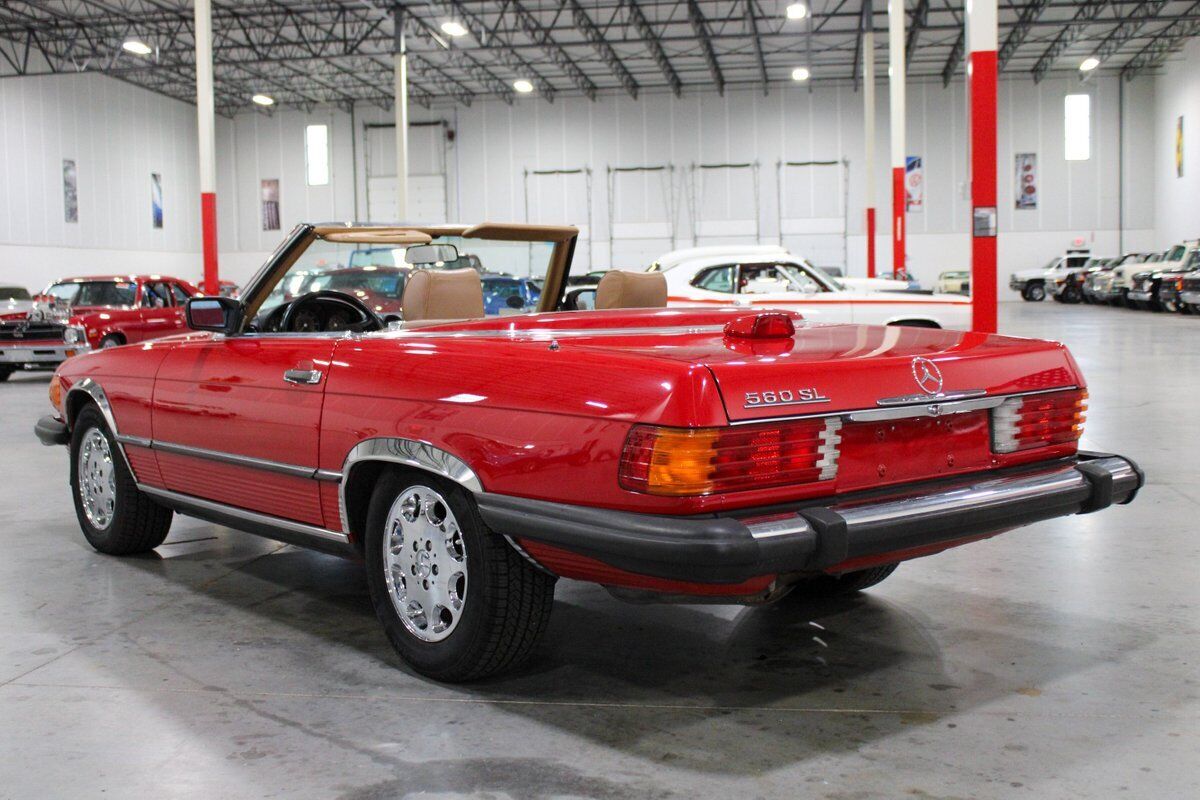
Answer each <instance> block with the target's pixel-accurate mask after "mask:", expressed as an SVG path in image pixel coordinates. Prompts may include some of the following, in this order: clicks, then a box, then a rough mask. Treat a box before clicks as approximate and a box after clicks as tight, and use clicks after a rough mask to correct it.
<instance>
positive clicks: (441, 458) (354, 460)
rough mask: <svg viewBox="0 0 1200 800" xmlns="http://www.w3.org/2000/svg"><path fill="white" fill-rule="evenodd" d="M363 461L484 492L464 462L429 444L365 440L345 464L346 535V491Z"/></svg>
mask: <svg viewBox="0 0 1200 800" xmlns="http://www.w3.org/2000/svg"><path fill="white" fill-rule="evenodd" d="M362 461H387V462H389V463H392V464H403V465H405V466H408V467H416V468H417V469H423V470H427V471H429V472H432V473H434V474H436V475H441V476H442V477H443V478H446V479H448V480H451V481H454V482H455V483H457V484H459V485H460V486H462V487H463V488H464V489H466V490H467V491H469V492H472V493H475V494H478V493H479V492H482V491H483V484H482V483H480V481H479V477H478V476H477V475H476V474H475V473H474V471H472V469H471V468H470V467H468V466H467V465H466V463H465V462H464V461H463V460H462V459H460V458H459V457H458V456H456V455H453V454H452V453H447V452H446V451H445V450H442V449H440V448H438V447H435V446H433V445H432V444H430V443H429V442H422V441H417V440H415V439H400V438H392V437H379V438H375V439H364V440H363V441H361V442H359V443H358V444H356V445H355V446H354V447H352V448H351V449H350V452H349V453H347V454H346V460H345V461H344V462H343V463H342V473H341V474H342V478H343V480H342V485H341V488H340V489H339V490H338V512H339V513H340V514H341V519H342V530H343V531H345V532H346V533H347V534H349V533H350V520H349V518H348V517H347V515H346V487H347V486H348V485H349V484H350V473H351V472H352V471H353V469H354V467H355V465H356V464H358V463H359V462H362Z"/></svg>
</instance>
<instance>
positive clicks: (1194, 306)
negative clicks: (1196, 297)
mask: <svg viewBox="0 0 1200 800" xmlns="http://www.w3.org/2000/svg"><path fill="white" fill-rule="evenodd" d="M1187 313H1189V314H1200V303H1188V304H1187Z"/></svg>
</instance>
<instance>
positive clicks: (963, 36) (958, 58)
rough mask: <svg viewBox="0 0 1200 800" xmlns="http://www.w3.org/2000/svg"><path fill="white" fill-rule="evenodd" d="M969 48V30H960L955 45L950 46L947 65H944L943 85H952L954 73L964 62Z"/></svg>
mask: <svg viewBox="0 0 1200 800" xmlns="http://www.w3.org/2000/svg"><path fill="white" fill-rule="evenodd" d="M966 49H967V32H966V30H965V29H963V30H961V31H959V34H958V38H957V39H955V40H954V46H953V47H951V48H950V56H949V57H948V58H947V59H946V66H944V67H942V87H943V88H945V87H947V86H949V85H950V81H952V80H954V73H955V72H957V71H958V65H959V64H961V63H962V60H963V53H964V52H966Z"/></svg>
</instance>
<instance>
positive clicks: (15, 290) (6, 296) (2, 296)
mask: <svg viewBox="0 0 1200 800" xmlns="http://www.w3.org/2000/svg"><path fill="white" fill-rule="evenodd" d="M28 299H30V298H29V290H28V289H22V288H21V287H20V286H0V300H28Z"/></svg>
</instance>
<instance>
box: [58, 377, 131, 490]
mask: <svg viewBox="0 0 1200 800" xmlns="http://www.w3.org/2000/svg"><path fill="white" fill-rule="evenodd" d="M74 392H83V393H84V394H86V395H87V396H88V397H90V398H92V401H93V402H95V404H96V407H97V408H99V409H100V416H102V417H104V422H105V423H106V424H107V425H108V429H109V430H110V431H112V435H113V438H114V439H116V440H117V449H118V450H120V451H121V458H123V459H125V467H126V468H127V469H128V470H129V474H130V475H135V476H136V475H137V473H136V472H134V471H133V465H132V464H130V463H129V456H127V455H126V454H125V446H124V445H123V444H122V442H121V438H122V437H121V431H120V430H119V429H118V428H117V420H116V418H115V417H113V412H112V405H111V404H110V403H109V402H108V395H107V394H105V393H104V388H103V387H102V386H101V385H100V384H98V383H96V382H95V381H94V380H92V379H91V378H81V379H80V380H78V381H77V382H76V383H75V385H74V386H72V387H71V388H70V389H68V390H67V394H66V397H64V398H63V409H64V410H65V409H66V408H67V407H68V406H70V398H71V394H72V393H74ZM72 423H74V420H72Z"/></svg>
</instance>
